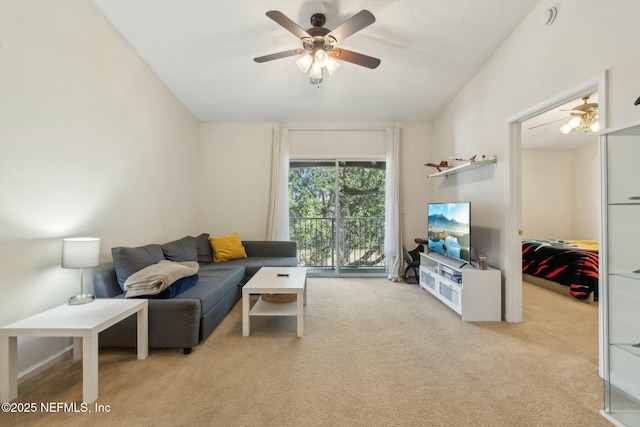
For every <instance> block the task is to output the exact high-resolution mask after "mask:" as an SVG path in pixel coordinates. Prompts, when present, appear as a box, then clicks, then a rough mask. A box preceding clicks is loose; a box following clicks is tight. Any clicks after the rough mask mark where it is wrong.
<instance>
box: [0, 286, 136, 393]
mask: <svg viewBox="0 0 640 427" xmlns="http://www.w3.org/2000/svg"><path fill="white" fill-rule="evenodd" d="M133 313H137V327H138V359H146V358H147V356H148V354H149V344H148V343H149V341H148V340H149V339H148V301H147V300H146V299H135V300H123V299H111V298H109V299H96V300H95V301H93V302H90V303H87V304H82V305H68V304H65V305H61V306H59V307H55V308H52V309H51V310H47V311H45V312H43V313H39V314H36V315H34V316H31V317H27V318H26V319H22V320H19V321H17V322H15V323H11V324H10V325H6V326H3V327H2V328H0V400H1V401H2V402H3V403H4V402H9V401H11V400H13V399H15V398H16V397H18V337H19V336H20V337H22V336H29V337H73V357H74V358H75V359H78V358H80V356H82V398H83V401H84V402H85V403H91V402H93V401H95V400H96V399H98V334H99V333H100V332H101V331H103V330H105V329H107V328H108V327H109V326H112V325H114V324H116V323H118V322H119V321H121V320H124V319H125V318H127V317H129V316H130V315H132V314H133Z"/></svg>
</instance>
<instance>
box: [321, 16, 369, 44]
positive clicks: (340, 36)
mask: <svg viewBox="0 0 640 427" xmlns="http://www.w3.org/2000/svg"><path fill="white" fill-rule="evenodd" d="M374 22H376V18H375V16H373V14H372V13H371V12H369V11H368V10H361V11H360V12H358V13H356V14H355V15H353V16H352V17H351V18H349V19H347V20H346V21H345V22H343V23H342V24H341V25H340V26H339V27H338V28H336V29H334V30H333V31H331V32H329V34H327V36H330V37H333V38H334V39H336V40H337V41H338V42H341V41H342V40H344V39H346V38H347V37H349V36H350V35H353V34H355V33H357V32H358V31H360V30H362V29H363V28H366V27H368V26H369V25H371V24H373V23H374Z"/></svg>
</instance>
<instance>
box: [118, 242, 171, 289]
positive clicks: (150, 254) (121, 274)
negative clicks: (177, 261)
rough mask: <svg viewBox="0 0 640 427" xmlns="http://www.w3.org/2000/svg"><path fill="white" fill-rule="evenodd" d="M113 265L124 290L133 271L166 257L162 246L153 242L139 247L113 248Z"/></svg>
mask: <svg viewBox="0 0 640 427" xmlns="http://www.w3.org/2000/svg"><path fill="white" fill-rule="evenodd" d="M111 256H113V267H114V269H115V270H116V278H117V279H118V284H119V285H120V288H121V289H122V290H123V291H124V282H126V281H127V278H128V277H129V276H131V275H132V274H133V273H135V272H137V271H140V270H142V269H143V268H145V267H148V266H150V265H152V264H157V263H158V262H160V261H162V260H163V259H165V257H164V253H163V252H162V246H160V245H156V244H151V245H146V246H140V247H137V248H125V247H121V246H119V247H116V248H111Z"/></svg>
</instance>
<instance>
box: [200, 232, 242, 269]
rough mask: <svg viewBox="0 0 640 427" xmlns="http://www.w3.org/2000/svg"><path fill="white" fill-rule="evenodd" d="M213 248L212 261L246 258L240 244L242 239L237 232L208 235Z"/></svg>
mask: <svg viewBox="0 0 640 427" xmlns="http://www.w3.org/2000/svg"><path fill="white" fill-rule="evenodd" d="M209 240H210V241H211V247H212V248H213V261H214V262H224V261H229V260H232V259H239V258H246V257H247V253H246V252H245V250H244V246H242V241H241V240H240V236H238V233H231V234H227V235H225V236H216V237H210V238H209Z"/></svg>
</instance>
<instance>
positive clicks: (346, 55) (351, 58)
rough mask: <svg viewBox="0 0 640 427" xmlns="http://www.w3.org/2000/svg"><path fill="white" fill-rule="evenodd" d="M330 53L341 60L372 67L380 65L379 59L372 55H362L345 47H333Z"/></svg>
mask: <svg viewBox="0 0 640 427" xmlns="http://www.w3.org/2000/svg"><path fill="white" fill-rule="evenodd" d="M330 55H331V56H332V57H334V58H336V59H340V60H342V61H347V62H351V63H352V64H356V65H362V66H363V67H367V68H371V69H374V68H376V67H378V65H380V60H379V59H378V58H374V57H373V56H367V55H363V54H361V53H357V52H352V51H350V50H347V49H342V48H334V49H333V50H332V51H331V52H330Z"/></svg>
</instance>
